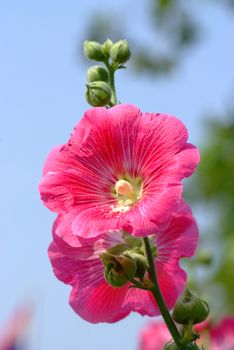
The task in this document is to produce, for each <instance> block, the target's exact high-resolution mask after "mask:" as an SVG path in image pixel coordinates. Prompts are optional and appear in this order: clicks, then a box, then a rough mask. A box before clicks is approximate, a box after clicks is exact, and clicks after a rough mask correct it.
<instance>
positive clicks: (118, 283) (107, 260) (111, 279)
mask: <svg viewBox="0 0 234 350" xmlns="http://www.w3.org/2000/svg"><path fill="white" fill-rule="evenodd" d="M100 258H101V260H102V262H103V264H104V265H105V270H104V277H105V279H106V281H107V283H108V284H110V285H111V286H112V287H122V286H123V285H124V284H126V283H127V282H129V281H130V280H131V279H132V278H133V277H134V276H135V274H136V270H137V266H136V263H135V261H134V260H133V259H131V258H130V257H127V256H125V255H120V256H113V255H110V254H108V253H103V254H102V255H101V256H100Z"/></svg>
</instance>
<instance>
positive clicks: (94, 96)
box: [86, 81, 111, 107]
mask: <svg viewBox="0 0 234 350" xmlns="http://www.w3.org/2000/svg"><path fill="white" fill-rule="evenodd" d="M86 86H87V91H86V100H87V101H88V103H89V104H90V105H92V106H94V107H99V106H100V107H101V106H106V105H108V104H109V103H110V101H111V88H110V86H109V85H108V84H107V83H105V82H104V81H94V82H90V83H88V84H87V85H86Z"/></svg>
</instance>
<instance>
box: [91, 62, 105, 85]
mask: <svg viewBox="0 0 234 350" xmlns="http://www.w3.org/2000/svg"><path fill="white" fill-rule="evenodd" d="M87 80H88V82H93V81H105V82H106V83H108V80H109V75H108V72H107V70H106V68H105V67H101V66H92V67H90V68H89V69H88V72H87Z"/></svg>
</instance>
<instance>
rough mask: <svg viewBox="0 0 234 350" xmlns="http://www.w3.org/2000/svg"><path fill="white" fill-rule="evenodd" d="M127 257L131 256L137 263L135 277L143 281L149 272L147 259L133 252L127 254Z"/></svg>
mask: <svg viewBox="0 0 234 350" xmlns="http://www.w3.org/2000/svg"><path fill="white" fill-rule="evenodd" d="M126 256H129V257H130V258H131V259H133V260H134V261H135V263H136V267H137V269H136V273H135V276H134V277H138V278H140V279H142V278H143V277H144V275H145V273H146V270H147V262H146V257H145V256H144V255H142V254H139V253H135V252H131V251H128V252H126Z"/></svg>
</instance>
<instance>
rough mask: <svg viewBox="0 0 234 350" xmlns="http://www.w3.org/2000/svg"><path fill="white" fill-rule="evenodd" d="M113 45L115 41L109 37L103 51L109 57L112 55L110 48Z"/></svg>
mask: <svg viewBox="0 0 234 350" xmlns="http://www.w3.org/2000/svg"><path fill="white" fill-rule="evenodd" d="M112 45H113V42H112V41H111V40H110V39H107V40H106V41H105V42H104V44H103V45H102V52H103V53H104V55H105V56H106V57H107V58H108V57H109V56H110V49H111V47H112Z"/></svg>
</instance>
